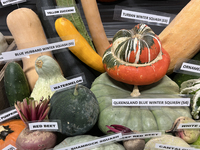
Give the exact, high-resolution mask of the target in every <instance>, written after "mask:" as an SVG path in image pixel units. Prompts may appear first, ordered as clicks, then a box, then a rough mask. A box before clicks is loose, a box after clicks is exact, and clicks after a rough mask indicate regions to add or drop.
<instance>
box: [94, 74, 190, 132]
mask: <svg viewBox="0 0 200 150" xmlns="http://www.w3.org/2000/svg"><path fill="white" fill-rule="evenodd" d="M132 89H133V85H129V84H125V83H122V82H119V81H116V80H114V79H112V78H111V77H110V76H109V75H108V74H107V73H103V74H101V75H100V76H99V77H98V78H96V79H95V81H94V82H93V84H92V87H91V91H92V92H93V93H94V94H95V96H96V98H97V100H98V102H99V108H100V114H99V120H98V126H99V129H100V130H101V131H102V132H103V133H105V134H106V133H107V131H108V128H107V127H106V125H112V124H118V125H123V126H126V127H128V128H130V129H131V130H137V131H153V130H154V131H155V130H164V131H165V130H168V129H170V128H171V126H172V124H173V122H174V121H175V120H176V118H178V117H180V116H188V117H191V115H190V109H189V107H167V106H164V107H144V106H143V107H138V106H137V107H136V106H134V107H130V106H129V107H126V106H124V107H122V106H112V99H114V98H121V99H124V98H133V97H131V96H130V94H131V91H132ZM139 90H140V91H141V95H140V96H139V97H144V98H156V96H157V97H158V98H160V97H162V96H164V95H165V96H166V95H167V96H168V97H174V98H175V97H178V96H177V95H178V94H179V87H178V85H177V84H176V83H175V82H174V81H172V80H171V79H170V78H169V77H168V76H164V77H163V78H162V79H161V80H159V81H158V82H156V83H153V84H150V85H145V86H139ZM137 98H138V97H137Z"/></svg>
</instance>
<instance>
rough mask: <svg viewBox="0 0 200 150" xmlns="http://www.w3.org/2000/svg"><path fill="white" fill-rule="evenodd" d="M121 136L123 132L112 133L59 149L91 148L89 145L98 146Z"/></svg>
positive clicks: (77, 149) (78, 149)
mask: <svg viewBox="0 0 200 150" xmlns="http://www.w3.org/2000/svg"><path fill="white" fill-rule="evenodd" d="M120 138H122V133H117V134H114V135H110V136H106V137H103V138H99V139H97V140H92V141H89V142H84V143H81V144H77V145H74V146H69V147H65V148H61V149H58V150H75V149H76V150H80V149H85V148H89V147H98V146H99V145H101V144H105V143H108V142H113V141H117V140H118V139H120Z"/></svg>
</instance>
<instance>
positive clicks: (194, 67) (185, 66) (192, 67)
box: [180, 62, 200, 73]
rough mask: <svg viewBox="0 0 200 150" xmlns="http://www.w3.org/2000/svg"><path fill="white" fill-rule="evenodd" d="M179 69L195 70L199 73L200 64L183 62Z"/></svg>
mask: <svg viewBox="0 0 200 150" xmlns="http://www.w3.org/2000/svg"><path fill="white" fill-rule="evenodd" d="M180 70H184V71H188V72H195V73H200V65H195V64H190V63H186V62H183V63H182V65H181V68H180Z"/></svg>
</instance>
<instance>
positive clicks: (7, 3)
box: [1, 0, 26, 6]
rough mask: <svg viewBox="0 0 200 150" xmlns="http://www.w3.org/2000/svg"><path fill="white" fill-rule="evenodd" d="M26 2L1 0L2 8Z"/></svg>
mask: <svg viewBox="0 0 200 150" xmlns="http://www.w3.org/2000/svg"><path fill="white" fill-rule="evenodd" d="M22 2H26V0H1V4H2V6H6V5H10V4H12V5H13V4H17V3H22Z"/></svg>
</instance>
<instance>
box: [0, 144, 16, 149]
mask: <svg viewBox="0 0 200 150" xmlns="http://www.w3.org/2000/svg"><path fill="white" fill-rule="evenodd" d="M16 149H17V148H16V147H14V146H12V145H11V144H9V145H8V146H6V147H5V148H3V149H2V150H16Z"/></svg>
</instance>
